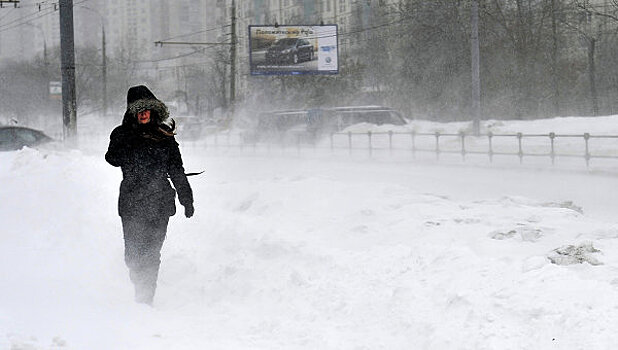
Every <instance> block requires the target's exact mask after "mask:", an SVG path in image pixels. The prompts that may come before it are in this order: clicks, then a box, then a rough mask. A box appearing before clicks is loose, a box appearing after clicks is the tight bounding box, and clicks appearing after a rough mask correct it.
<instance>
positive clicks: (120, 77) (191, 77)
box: [0, 46, 229, 128]
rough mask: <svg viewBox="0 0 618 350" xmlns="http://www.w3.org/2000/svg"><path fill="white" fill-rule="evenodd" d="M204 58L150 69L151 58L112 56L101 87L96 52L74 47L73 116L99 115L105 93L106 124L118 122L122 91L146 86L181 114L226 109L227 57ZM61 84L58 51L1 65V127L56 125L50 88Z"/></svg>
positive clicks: (58, 106) (58, 107) (58, 111)
mask: <svg viewBox="0 0 618 350" xmlns="http://www.w3.org/2000/svg"><path fill="white" fill-rule="evenodd" d="M198 53H199V52H198ZM203 57H206V59H207V60H206V61H203V59H202V61H203V62H202V63H200V64H187V65H182V66H178V65H173V64H169V63H167V62H163V63H161V64H160V65H155V64H154V63H155V60H153V59H152V58H150V59H148V58H143V57H140V56H139V55H138V54H137V53H136V52H133V51H131V50H130V49H129V50H123V51H119V52H115V53H114V54H113V55H109V56H108V57H107V59H106V69H105V71H106V76H107V79H106V83H105V81H104V79H103V64H102V62H103V60H102V54H101V50H100V48H98V47H95V46H88V47H76V48H75V75H76V77H75V83H76V92H77V108H78V115H84V114H102V111H103V109H104V102H105V101H104V100H105V99H104V89H105V91H106V94H107V99H106V100H107V114H108V115H107V116H105V118H112V119H113V120H115V121H117V122H119V121H120V120H121V118H122V114H123V113H124V110H125V108H126V92H127V89H128V88H129V87H130V86H132V85H135V84H138V83H143V84H147V85H148V86H150V87H151V88H152V89H153V91H156V94H157V97H158V98H160V99H162V100H164V101H166V102H171V101H178V102H180V103H181V104H183V106H184V110H183V111H182V113H189V114H194V115H196V114H201V115H209V114H212V113H213V110H215V109H216V108H225V107H226V106H227V104H228V101H227V93H228V92H227V91H226V89H225V88H224V86H225V85H226V82H227V81H229V76H227V74H228V73H227V71H226V69H227V67H228V66H229V62H227V61H229V57H227V56H225V55H224V52H220V51H215V52H211V53H209V54H207V55H202V57H201V58H203ZM226 60H227V61H226ZM61 80H62V78H61V71H60V48H59V47H56V48H53V49H49V50H47V52H40V53H39V55H38V56H37V57H35V58H33V59H31V60H22V61H10V62H3V63H2V64H0V106H2V108H1V109H0V124H5V123H11V122H14V123H19V124H24V125H33V126H38V127H40V128H44V127H46V126H49V125H52V124H61V122H62V121H61V119H62V100H61V98H59V97H58V98H53V97H52V96H50V92H49V82H50V81H57V82H60V81H61ZM105 85H106V88H105ZM78 123H79V121H78Z"/></svg>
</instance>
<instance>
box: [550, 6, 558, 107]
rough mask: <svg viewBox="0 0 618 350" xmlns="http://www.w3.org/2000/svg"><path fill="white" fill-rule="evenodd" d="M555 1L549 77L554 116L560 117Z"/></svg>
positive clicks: (552, 18) (552, 10)
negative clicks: (550, 78)
mask: <svg viewBox="0 0 618 350" xmlns="http://www.w3.org/2000/svg"><path fill="white" fill-rule="evenodd" d="M556 11H557V9H556V0H551V33H552V48H551V75H552V87H553V90H554V103H553V104H554V114H555V116H556V117H558V116H560V88H559V86H558V21H557V18H556Z"/></svg>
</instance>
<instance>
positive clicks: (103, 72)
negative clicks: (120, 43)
mask: <svg viewBox="0 0 618 350" xmlns="http://www.w3.org/2000/svg"><path fill="white" fill-rule="evenodd" d="M77 7H80V8H83V9H85V10H88V11H91V12H92V13H94V14H96V15H97V16H99V20H101V56H102V58H101V75H102V81H103V91H102V93H103V109H102V111H103V112H102V113H103V117H105V116H106V115H107V55H106V52H105V46H106V45H105V18H104V17H103V16H102V15H101V14H100V13H99V11H97V10H95V9H92V8H90V7H87V6H82V5H78V6H77Z"/></svg>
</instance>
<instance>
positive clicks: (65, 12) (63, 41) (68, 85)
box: [58, 0, 77, 141]
mask: <svg viewBox="0 0 618 350" xmlns="http://www.w3.org/2000/svg"><path fill="white" fill-rule="evenodd" d="M58 5H59V7H60V51H61V61H62V63H61V71H62V122H63V135H64V139H65V140H67V139H68V140H71V141H74V138H75V137H76V136H77V111H76V99H75V45H74V39H73V36H74V32H73V0H59V2H58Z"/></svg>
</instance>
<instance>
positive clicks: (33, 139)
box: [0, 126, 54, 151]
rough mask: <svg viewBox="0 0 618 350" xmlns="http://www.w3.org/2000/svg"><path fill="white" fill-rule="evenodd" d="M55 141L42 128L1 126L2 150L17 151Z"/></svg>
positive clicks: (0, 148)
mask: <svg viewBox="0 0 618 350" xmlns="http://www.w3.org/2000/svg"><path fill="white" fill-rule="evenodd" d="M52 141H54V139H52V138H51V137H49V136H47V135H45V133H43V132H42V131H40V130H36V129H31V128H27V127H23V126H0V151H15V150H20V149H22V148H23V147H37V146H40V145H42V144H46V143H49V142H52Z"/></svg>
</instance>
